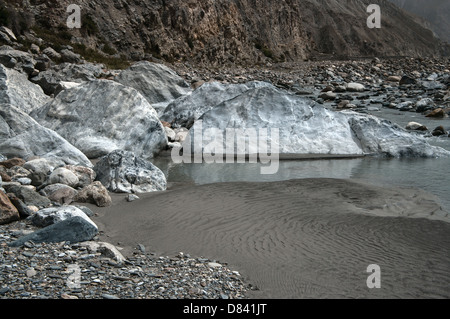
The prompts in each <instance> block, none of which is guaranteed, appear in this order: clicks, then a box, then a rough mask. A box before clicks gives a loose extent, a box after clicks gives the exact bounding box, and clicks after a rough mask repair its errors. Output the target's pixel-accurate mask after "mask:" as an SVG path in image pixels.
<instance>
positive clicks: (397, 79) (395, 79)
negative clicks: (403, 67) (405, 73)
mask: <svg viewBox="0 0 450 319" xmlns="http://www.w3.org/2000/svg"><path fill="white" fill-rule="evenodd" d="M401 80H402V77H401V76H398V75H391V76H389V77H388V78H387V79H386V81H388V82H400V81H401Z"/></svg>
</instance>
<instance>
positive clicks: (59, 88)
mask: <svg viewBox="0 0 450 319" xmlns="http://www.w3.org/2000/svg"><path fill="white" fill-rule="evenodd" d="M80 85H81V83H77V82H66V81H61V82H59V84H58V85H57V86H56V88H55V93H54V94H55V96H56V95H58V93H60V92H61V91H63V90H67V89H72V88H75V87H77V86H80Z"/></svg>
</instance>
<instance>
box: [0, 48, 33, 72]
mask: <svg viewBox="0 0 450 319" xmlns="http://www.w3.org/2000/svg"><path fill="white" fill-rule="evenodd" d="M0 64H3V65H4V66H6V67H7V68H11V69H15V70H17V71H19V72H23V73H26V74H28V75H30V74H32V73H33V72H34V70H35V69H34V66H35V64H36V61H35V60H34V58H33V55H31V54H30V53H28V52H24V51H20V50H15V49H13V48H11V47H9V46H2V47H0Z"/></svg>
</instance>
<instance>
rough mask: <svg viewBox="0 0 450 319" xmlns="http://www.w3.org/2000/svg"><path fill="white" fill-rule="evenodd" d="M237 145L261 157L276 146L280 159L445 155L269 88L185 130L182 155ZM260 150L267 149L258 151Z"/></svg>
mask: <svg viewBox="0 0 450 319" xmlns="http://www.w3.org/2000/svg"><path fill="white" fill-rule="evenodd" d="M227 129H240V130H241V131H233V132H234V133H235V135H236V136H235V140H234V139H233V140H232V141H233V142H232V144H231V147H233V149H231V147H229V146H228V145H226V141H227V138H228V136H227ZM262 129H265V130H266V131H265V132H264V130H262ZM273 129H278V130H279V134H278V139H277V140H275V139H274V136H272V135H271V133H272V131H273ZM251 133H255V134H257V135H250V134H251ZM261 133H262V135H261ZM265 133H266V135H264V134H265ZM275 137H276V136H275ZM233 144H234V145H233ZM242 145H244V147H245V146H247V148H246V149H245V154H251V153H262V154H265V153H264V151H266V152H267V150H266V149H267V148H269V149H270V148H271V147H272V146H276V147H278V152H279V153H280V154H314V155H369V154H370V155H375V154H376V155H387V156H394V157H403V156H424V157H431V156H449V155H450V152H448V151H445V150H444V149H442V148H439V147H434V146H431V145H429V144H428V143H427V141H426V140H425V139H424V138H423V137H421V136H417V135H416V134H411V133H409V132H407V131H406V130H404V129H403V128H400V127H398V126H397V125H395V124H392V123H390V122H388V121H384V120H380V119H378V118H376V117H374V116H370V115H361V114H359V113H356V112H351V111H342V112H334V111H331V110H327V109H325V108H324V107H322V106H321V105H317V104H314V103H313V102H311V101H310V100H306V99H303V98H301V97H298V96H296V95H293V94H289V93H287V92H285V91H280V90H278V89H276V88H273V87H263V88H257V89H253V90H249V91H246V92H244V93H243V94H241V95H240V96H238V97H236V98H234V99H232V100H228V101H225V102H223V103H221V104H219V105H218V106H216V107H215V108H213V109H212V110H210V111H208V112H206V113H205V114H203V115H202V116H201V117H200V118H199V120H198V121H197V122H196V123H195V124H194V126H193V127H192V128H191V130H190V131H189V137H188V139H187V140H186V141H185V143H184V145H183V146H184V148H183V151H185V150H186V151H189V150H191V153H199V152H203V153H207V154H221V153H222V154H226V153H228V152H227V149H229V150H230V152H233V153H234V154H241V153H242V152H240V151H239V146H242ZM261 145H262V146H264V147H266V148H263V149H260V147H261ZM227 146H228V147H227ZM240 149H241V150H242V149H243V148H242V147H241V148H240ZM249 149H251V150H252V151H249ZM275 151H277V150H275Z"/></svg>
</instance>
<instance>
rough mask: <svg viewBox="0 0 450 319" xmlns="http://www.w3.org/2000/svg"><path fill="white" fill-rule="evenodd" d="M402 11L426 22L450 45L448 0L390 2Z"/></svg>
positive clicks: (449, 2) (396, 0) (394, 0)
mask: <svg viewBox="0 0 450 319" xmlns="http://www.w3.org/2000/svg"><path fill="white" fill-rule="evenodd" d="M390 1H392V2H393V3H395V4H396V5H397V6H399V7H400V8H402V9H405V10H407V11H409V12H411V13H414V14H416V15H417V16H419V17H422V18H424V19H425V20H426V22H427V24H428V25H429V27H430V28H431V30H433V31H434V33H435V34H436V35H437V36H438V37H440V38H441V39H443V40H445V41H447V42H449V43H450V32H449V31H450V19H449V17H450V1H448V0H427V1H424V0H390Z"/></svg>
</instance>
